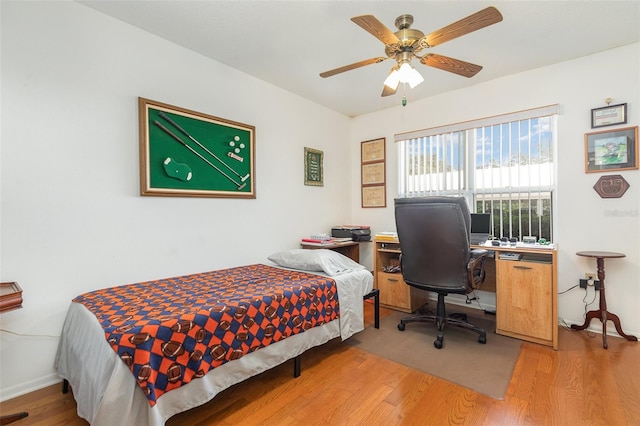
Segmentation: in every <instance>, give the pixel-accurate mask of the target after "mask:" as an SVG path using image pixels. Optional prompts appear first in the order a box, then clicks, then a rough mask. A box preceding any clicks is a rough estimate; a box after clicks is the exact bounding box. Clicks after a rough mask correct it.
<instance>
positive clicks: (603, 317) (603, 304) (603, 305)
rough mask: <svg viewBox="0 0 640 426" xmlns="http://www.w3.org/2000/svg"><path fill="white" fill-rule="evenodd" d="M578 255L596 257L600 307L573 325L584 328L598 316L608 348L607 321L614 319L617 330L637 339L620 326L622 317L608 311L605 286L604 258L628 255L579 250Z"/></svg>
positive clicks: (574, 327)
mask: <svg viewBox="0 0 640 426" xmlns="http://www.w3.org/2000/svg"><path fill="white" fill-rule="evenodd" d="M576 254H577V255H578V256H583V257H593V258H595V259H596V262H597V265H598V280H600V309H598V310H597V311H589V312H587V316H586V318H585V320H584V324H582V325H576V324H573V325H572V326H571V328H572V329H574V330H584V329H585V328H587V327H589V324H590V323H591V320H592V319H594V318H598V319H599V320H600V321H601V322H602V347H603V348H605V349H607V348H608V345H607V321H612V322H613V325H615V327H616V331H617V332H618V334H619V335H620V336H622V337H624V338H625V339H627V340H631V341H637V340H638V338H637V337H635V336H630V335H628V334H625V333H624V332H623V331H622V327H621V326H620V318H618V316H617V315H615V314H613V313H611V312H609V311H607V298H606V295H605V291H604V289H605V287H604V260H605V259H615V258H621V257H626V256H625V255H624V254H623V253H616V252H610V251H579V252H577V253H576Z"/></svg>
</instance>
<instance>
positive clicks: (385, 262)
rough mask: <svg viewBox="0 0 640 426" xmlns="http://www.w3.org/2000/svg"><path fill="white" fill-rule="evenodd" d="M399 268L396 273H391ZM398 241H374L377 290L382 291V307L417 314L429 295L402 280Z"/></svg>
mask: <svg viewBox="0 0 640 426" xmlns="http://www.w3.org/2000/svg"><path fill="white" fill-rule="evenodd" d="M393 267H397V268H398V270H397V271H396V272H389V270H390V269H391V270H393V269H392V268H393ZM399 267H400V243H399V242H398V239H397V238H396V239H389V238H378V237H376V238H375V239H374V257H373V270H374V278H375V284H374V285H375V288H377V289H378V290H380V306H383V307H385V308H390V309H395V310H397V311H402V312H415V311H416V310H417V309H418V308H419V307H421V306H422V305H424V304H425V303H427V301H428V300H429V293H428V292H426V291H422V290H418V289H417V288H415V287H411V286H409V285H407V283H405V282H404V280H403V279H402V274H401V273H400V270H399Z"/></svg>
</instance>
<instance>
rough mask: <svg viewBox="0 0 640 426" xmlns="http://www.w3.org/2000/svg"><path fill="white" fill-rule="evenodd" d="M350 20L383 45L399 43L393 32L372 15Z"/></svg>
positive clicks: (355, 17)
mask: <svg viewBox="0 0 640 426" xmlns="http://www.w3.org/2000/svg"><path fill="white" fill-rule="evenodd" d="M351 20H352V21H353V22H355V23H356V24H358V25H360V26H361V27H362V28H363V29H364V30H365V31H367V32H369V33H370V34H371V35H373V36H374V37H375V38H377V39H378V40H380V41H381V42H383V43H384V44H394V43H400V40H399V39H398V37H396V35H395V34H394V33H393V31H391V30H390V29H389V28H387V27H386V26H385V25H384V24H383V23H382V22H380V21H378V19H377V18H376V17H375V16H373V15H362V16H354V17H353V18H351Z"/></svg>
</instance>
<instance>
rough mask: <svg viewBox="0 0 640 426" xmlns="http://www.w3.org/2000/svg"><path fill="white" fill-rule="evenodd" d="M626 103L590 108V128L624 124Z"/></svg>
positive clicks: (625, 120)
mask: <svg viewBox="0 0 640 426" xmlns="http://www.w3.org/2000/svg"><path fill="white" fill-rule="evenodd" d="M626 122H627V104H618V105H608V106H606V107H602V108H594V109H592V110H591V128H592V129H595V128H598V127H605V126H614V125H616V124H626Z"/></svg>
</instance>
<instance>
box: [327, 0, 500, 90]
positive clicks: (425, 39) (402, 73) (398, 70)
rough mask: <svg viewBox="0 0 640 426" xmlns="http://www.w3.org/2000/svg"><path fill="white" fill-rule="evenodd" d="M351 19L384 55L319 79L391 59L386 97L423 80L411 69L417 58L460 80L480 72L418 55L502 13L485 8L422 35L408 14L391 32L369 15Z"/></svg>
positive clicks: (441, 58)
mask: <svg viewBox="0 0 640 426" xmlns="http://www.w3.org/2000/svg"><path fill="white" fill-rule="evenodd" d="M351 20H352V21H353V22H355V23H356V24H358V25H359V26H360V27H362V28H363V29H365V30H366V31H368V32H369V33H370V34H372V35H373V36H374V37H375V38H377V39H378V40H380V41H381V42H383V43H384V45H385V49H384V52H385V54H386V55H387V56H386V57H384V56H379V57H377V58H371V59H365V60H364V61H360V62H356V63H353V64H350V65H345V66H342V67H339V68H335V69H332V70H329V71H325V72H323V73H320V77H323V78H326V77H331V76H333V75H336V74H340V73H343V72H345V71H350V70H353V69H356V68H360V67H363V66H365V65H371V64H377V63H379V62H382V61H385V60H387V59H395V60H396V65H395V66H394V67H393V68H392V69H391V71H390V73H389V75H388V77H387V78H386V80H385V82H384V88H383V90H382V96H389V95H393V94H395V93H396V90H397V89H398V85H399V83H408V84H409V86H410V87H411V88H413V87H415V86H417V85H418V84H420V83H421V82H422V81H424V79H423V78H422V76H421V75H420V73H419V72H418V71H416V70H415V69H414V68H413V67H412V66H411V60H412V59H413V58H417V59H418V60H419V61H420V62H421V63H422V64H424V65H427V66H430V67H434V68H438V69H441V70H443V71H448V72H452V73H455V74H458V75H461V76H463V77H467V78H469V77H473V76H474V75H476V74H477V73H478V72H479V71H480V70H481V69H482V67H481V66H480V65H475V64H472V63H469V62H465V61H461V60H459V59H454V58H449V57H447V56H443V55H438V54H436V53H426V54H424V55H419V54H418V53H419V52H421V51H422V50H424V49H428V48H431V47H434V46H438V45H440V44H442V43H444V42H447V41H449V40H453V39H454V38H457V37H460V36H463V35H465V34H469V33H471V32H473V31H476V30H479V29H482V28H484V27H488V26H489V25H493V24H495V23H498V22H500V21H502V14H500V12H499V11H498V9H496V8H495V7H493V6H491V7H487V8H486V9H482V10H480V11H478V12H476V13H474V14H472V15H469V16H467V17H466V18H463V19H461V20H459V21H456V22H454V23H452V24H449V25H447V26H446V27H443V28H440V29H439V30H437V31H434V32H432V33H430V34H428V35H426V36H425V35H424V33H423V32H422V31H420V30H416V29H412V28H410V27H411V24H413V16H411V15H408V14H405V15H400V16H399V17H398V18H397V19H396V21H395V26H396V27H397V28H398V31H396V32H395V33H394V32H392V31H391V30H390V29H389V28H387V27H386V26H385V25H384V24H383V23H382V22H380V21H378V19H376V18H375V17H374V16H373V15H362V16H356V17H353V18H351Z"/></svg>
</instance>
